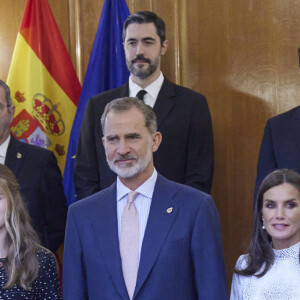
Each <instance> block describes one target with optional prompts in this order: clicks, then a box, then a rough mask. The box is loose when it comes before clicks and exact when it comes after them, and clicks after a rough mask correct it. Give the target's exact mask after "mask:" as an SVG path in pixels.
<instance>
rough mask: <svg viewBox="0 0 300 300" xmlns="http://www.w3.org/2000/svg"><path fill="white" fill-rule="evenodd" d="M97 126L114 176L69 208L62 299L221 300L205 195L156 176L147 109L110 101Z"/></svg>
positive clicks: (156, 135)
mask: <svg viewBox="0 0 300 300" xmlns="http://www.w3.org/2000/svg"><path fill="white" fill-rule="evenodd" d="M101 125H102V130H103V138H102V142H103V145H104V149H105V153H106V159H107V162H108V165H109V166H110V168H111V169H112V170H113V171H114V172H115V173H117V175H118V177H117V179H116V181H115V182H114V183H113V184H112V185H111V186H110V187H108V188H106V189H104V190H102V191H100V192H97V193H95V194H94V195H92V196H89V197H88V198H85V199H83V200H82V201H78V202H76V203H74V204H73V205H71V206H70V208H69V213H68V218H67V228H66V238H65V250H64V270H63V293H64V299H65V300H76V299H78V300H83V299H101V300H105V299H107V300H112V299H113V300H121V299H122V300H125V299H126V300H128V299H136V300H138V299H140V300H150V299H153V300H157V299H164V300H167V299H168V300H169V299H172V300H193V299H203V300H204V299H205V300H208V299H211V300H216V299H218V300H223V299H227V291H226V279H225V268H224V259H223V251H222V238H221V232H220V224H219V217H218V212H217V210H216V207H215V205H214V202H213V200H212V198H211V196H209V195H208V194H205V193H203V192H201V191H199V190H196V189H194V188H192V187H188V186H185V185H182V184H179V183H175V182H173V181H169V180H168V179H166V178H164V177H163V176H161V175H160V174H158V173H157V171H156V170H155V168H154V164H153V152H155V151H156V150H157V149H158V147H159V145H160V143H161V140H162V135H161V133H160V132H157V123H156V116H155V113H154V111H153V110H152V108H151V107H150V106H148V105H145V104H144V103H143V102H142V101H140V100H137V99H136V98H131V97H126V98H120V99H116V100H113V101H111V102H110V103H109V104H107V106H106V108H105V110H104V113H103V115H102V118H101ZM132 193H134V194H135V196H136V198H135V200H134V202H130V201H131V200H130V194H132ZM128 195H129V196H128ZM127 201H129V202H130V203H127ZM128 205H131V206H130V207H131V208H130V209H133V210H134V216H132V215H131V217H130V218H129V219H128V211H127V207H128ZM125 215H126V216H125ZM125 218H126V220H125ZM134 218H135V222H136V226H135V227H133V226H132V227H130V231H129V232H128V231H127V233H126V228H128V226H129V225H128V223H126V222H129V223H131V222H133V219H134ZM126 226H127V227H126ZM137 228H138V230H136V229H137ZM128 234H129V235H130V236H128ZM125 240H126V241H127V248H126V246H124V244H125V242H124V241H125ZM128 242H129V243H128ZM128 249H130V252H129V253H128V251H127V250H128ZM126 254H127V256H126ZM128 255H129V256H130V257H131V259H128ZM132 256H133V257H132ZM132 264H133V266H134V267H132ZM128 265H130V266H131V268H128Z"/></svg>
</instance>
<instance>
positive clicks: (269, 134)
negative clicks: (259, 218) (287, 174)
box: [255, 106, 300, 197]
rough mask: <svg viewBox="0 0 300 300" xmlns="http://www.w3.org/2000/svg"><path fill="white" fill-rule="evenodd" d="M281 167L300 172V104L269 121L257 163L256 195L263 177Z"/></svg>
mask: <svg viewBox="0 0 300 300" xmlns="http://www.w3.org/2000/svg"><path fill="white" fill-rule="evenodd" d="M280 168H288V169H293V170H295V171H297V172H298V173H300V106H298V107H296V108H294V109H292V110H289V111H287V112H285V113H283V114H280V115H278V116H275V117H273V118H271V119H269V120H268V121H267V124H266V127H265V132H264V137H263V140H262V144H261V148H260V153H259V159H258V164H257V177H256V184H255V197H256V194H257V191H258V188H259V186H260V184H261V183H262V181H263V179H264V178H265V177H266V176H267V175H268V174H269V173H270V172H272V171H274V170H276V169H280Z"/></svg>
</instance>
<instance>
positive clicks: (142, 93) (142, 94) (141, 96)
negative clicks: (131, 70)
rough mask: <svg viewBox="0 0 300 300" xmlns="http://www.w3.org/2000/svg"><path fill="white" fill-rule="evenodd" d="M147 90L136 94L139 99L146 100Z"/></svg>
mask: <svg viewBox="0 0 300 300" xmlns="http://www.w3.org/2000/svg"><path fill="white" fill-rule="evenodd" d="M146 93H147V92H146V91H145V90H140V91H139V92H138V93H137V94H136V97H137V98H138V99H139V100H142V101H144V95H145V94H146Z"/></svg>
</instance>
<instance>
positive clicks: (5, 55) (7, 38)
mask: <svg viewBox="0 0 300 300" xmlns="http://www.w3.org/2000/svg"><path fill="white" fill-rule="evenodd" d="M48 2H49V5H50V7H51V10H52V13H53V15H54V18H55V20H56V23H57V26H58V27H59V29H60V33H61V35H62V37H63V39H64V42H65V44H66V47H67V49H68V50H69V51H70V46H71V45H70V28H69V9H68V7H69V4H68V0H49V1H48ZM25 4H26V0H1V1H0V78H1V79H2V80H6V78H7V74H8V70H9V66H10V62H11V58H12V53H13V49H14V46H15V42H16V38H17V34H18V31H19V27H20V25H21V20H22V16H23V13H24V8H25Z"/></svg>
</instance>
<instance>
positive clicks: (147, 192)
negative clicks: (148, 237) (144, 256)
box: [117, 169, 157, 260]
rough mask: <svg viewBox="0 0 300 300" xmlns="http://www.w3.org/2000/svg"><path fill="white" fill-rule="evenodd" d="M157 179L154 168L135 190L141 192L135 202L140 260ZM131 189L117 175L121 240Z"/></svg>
mask: <svg viewBox="0 0 300 300" xmlns="http://www.w3.org/2000/svg"><path fill="white" fill-rule="evenodd" d="M156 179H157V171H156V170H155V169H154V171H153V173H152V175H151V176H150V177H149V178H148V179H147V180H146V181H145V182H144V183H143V184H142V185H141V186H139V187H138V188H137V189H136V190H135V191H136V192H138V193H139V195H138V196H137V197H136V198H135V200H134V204H135V206H136V209H137V211H138V213H139V260H140V257H141V249H142V244H143V238H144V234H145V229H146V225H147V221H148V216H149V211H150V206H151V202H152V195H153V191H154V186H155V183H156ZM130 191H131V190H130V189H129V188H128V187H127V186H125V185H124V184H123V183H122V182H121V180H120V179H119V177H117V216H118V234H119V241H120V232H121V221H122V214H123V210H124V207H125V205H126V204H127V199H128V193H129V192H130Z"/></svg>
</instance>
